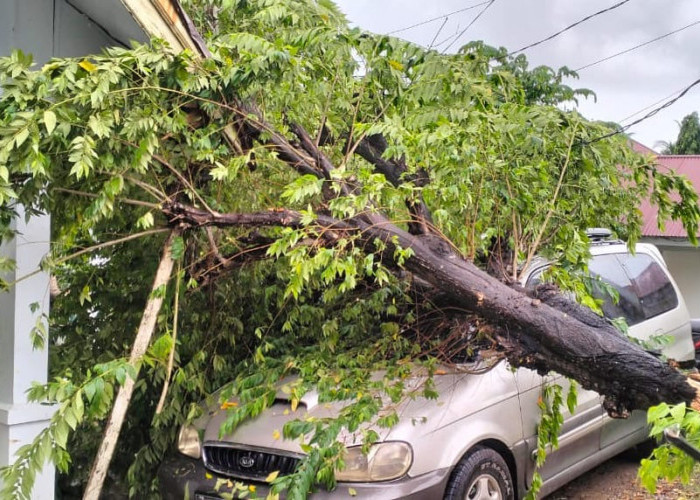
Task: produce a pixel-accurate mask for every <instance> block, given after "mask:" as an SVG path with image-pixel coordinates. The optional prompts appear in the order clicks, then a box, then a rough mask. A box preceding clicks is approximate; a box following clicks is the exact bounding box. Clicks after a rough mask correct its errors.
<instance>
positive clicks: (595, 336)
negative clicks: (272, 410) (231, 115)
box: [163, 204, 695, 417]
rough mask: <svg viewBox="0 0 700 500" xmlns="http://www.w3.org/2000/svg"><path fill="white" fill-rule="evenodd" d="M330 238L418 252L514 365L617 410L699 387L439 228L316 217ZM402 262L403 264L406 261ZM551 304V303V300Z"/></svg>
mask: <svg viewBox="0 0 700 500" xmlns="http://www.w3.org/2000/svg"><path fill="white" fill-rule="evenodd" d="M163 211H164V213H165V215H166V216H167V217H169V219H170V220H171V223H172V224H179V225H181V226H183V227H205V226H218V227H227V226H261V225H266V226H270V225H278V226H286V227H294V228H299V227H301V226H300V222H301V215H300V214H299V213H297V212H294V211H293V210H279V211H270V212H262V213H256V214H218V213H211V212H205V211H203V210H199V209H196V208H193V207H187V206H184V205H180V204H170V205H166V206H164V207H163ZM315 222H316V224H317V226H319V230H320V231H319V232H321V233H323V234H324V235H325V236H326V237H327V240H326V244H329V242H332V241H333V238H328V236H329V233H333V232H342V233H346V234H348V233H354V234H355V235H356V236H357V237H359V238H360V239H361V240H362V241H363V242H364V243H365V244H366V245H367V246H372V245H373V244H374V241H375V239H376V238H378V239H381V240H382V241H384V242H385V244H386V246H387V250H386V252H385V254H384V257H383V262H385V263H388V262H391V261H392V259H393V255H394V251H395V249H396V248H397V246H398V247H400V248H403V249H407V248H410V249H411V250H412V251H413V255H412V256H411V257H410V258H408V259H406V261H405V263H404V265H403V268H404V269H405V270H407V271H409V272H411V273H413V274H414V276H415V277H417V278H419V279H420V280H422V281H424V282H427V283H429V284H431V285H432V286H433V287H435V289H437V290H439V291H441V292H442V295H443V296H445V297H448V298H449V299H450V300H451V301H452V302H455V303H458V304H459V305H460V306H462V307H464V308H465V309H467V310H469V311H472V312H474V313H476V314H478V315H479V316H481V317H483V318H484V319H486V320H487V321H488V322H489V323H490V324H491V325H494V326H496V327H497V328H496V335H497V336H498V340H499V341H500V343H501V345H502V346H503V347H504V349H505V352H506V356H507V357H508V359H509V361H510V362H511V364H513V365H514V366H524V367H528V368H532V369H535V370H537V371H538V372H540V373H543V374H544V373H547V372H549V371H556V372H558V373H560V374H562V375H566V376H567V377H571V378H573V379H575V380H576V381H578V382H579V383H580V384H581V386H582V387H584V388H586V389H592V390H595V391H597V392H599V393H600V394H602V395H603V396H605V407H606V409H607V410H608V413H610V414H611V415H612V416H622V417H624V416H626V415H627V414H628V412H629V411H631V410H635V409H646V408H649V407H650V406H653V405H656V404H659V403H661V402H668V403H679V402H682V401H686V402H689V401H691V400H693V398H694V397H695V390H694V389H693V388H692V387H690V385H688V383H687V381H686V379H685V377H684V376H683V375H681V374H680V373H679V372H678V371H677V370H675V369H674V368H672V367H671V366H669V365H668V364H666V363H664V362H662V361H661V360H659V359H658V358H656V357H654V356H653V355H651V354H649V353H648V352H646V351H644V350H643V349H641V348H640V347H639V346H637V345H636V344H633V343H632V342H630V341H629V340H627V339H626V338H625V337H624V336H622V334H621V333H620V332H619V331H618V330H617V329H616V328H615V327H613V326H612V325H611V324H609V323H608V322H606V321H604V320H603V319H602V318H599V317H597V316H596V315H595V314H593V313H592V312H591V311H589V310H587V309H585V308H583V307H581V306H578V305H577V304H574V303H572V302H569V301H568V300H566V299H564V298H563V297H562V296H561V295H559V294H556V300H555V299H553V298H552V297H551V296H548V295H547V294H544V295H543V296H541V297H536V296H532V295H529V294H528V293H526V292H525V291H524V290H518V289H516V288H514V287H510V286H508V285H506V284H504V283H503V282H501V281H499V280H498V279H496V278H494V277H492V276H490V275H489V274H487V273H485V272H484V271H482V270H480V269H479V268H478V267H476V266H475V265H474V264H473V263H471V262H469V261H467V260H465V259H463V258H462V257H460V256H458V255H456V254H455V253H454V252H453V251H452V248H451V247H450V246H449V244H448V243H447V242H446V241H445V240H443V239H441V238H440V237H438V236H435V235H412V234H409V233H408V232H406V231H404V230H402V229H400V228H398V227H396V226H395V225H393V224H391V223H390V222H388V221H387V222H386V223H383V224H376V225H370V224H367V223H366V222H364V221H362V220H360V219H350V220H345V221H337V220H334V219H332V218H331V217H328V216H319V217H318V218H317V219H316V221H315ZM398 267H399V266H396V268H398ZM548 304H551V305H548Z"/></svg>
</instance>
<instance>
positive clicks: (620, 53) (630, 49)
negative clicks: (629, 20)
mask: <svg viewBox="0 0 700 500" xmlns="http://www.w3.org/2000/svg"><path fill="white" fill-rule="evenodd" d="M697 24H700V20H698V21H695V22H693V23H690V24H688V25H686V26H683V27H682V28H678V29H677V30H675V31H671V32H670V33H666V34H665V35H661V36H657V37H656V38H654V39H652V40H648V41H646V42H644V43H640V44H639V45H635V46H634V47H631V48H629V49H626V50H623V51H622V52H618V53H616V54H612V55H610V56H607V57H604V58H603V59H599V60H597V61H594V62H592V63H589V64H586V65H585V66H581V67H580V68H576V69H575V70H574V71H576V72H578V71H581V70H582V69H586V68H590V67H591V66H595V65H596V64H600V63H602V62H605V61H608V60H610V59H613V58H615V57H617V56H621V55H623V54H627V53H628V52H632V51H633V50H637V49H639V48H641V47H644V46H646V45H649V44H651V43H654V42H658V41H659V40H663V39H664V38H666V37H669V36H671V35H675V34H676V33H679V32H681V31H683V30H686V29H688V28H692V27H693V26H695V25H697Z"/></svg>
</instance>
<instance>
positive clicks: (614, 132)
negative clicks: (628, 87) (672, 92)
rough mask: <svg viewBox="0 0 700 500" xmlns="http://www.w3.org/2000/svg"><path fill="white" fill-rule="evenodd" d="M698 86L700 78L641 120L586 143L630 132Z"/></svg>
mask: <svg viewBox="0 0 700 500" xmlns="http://www.w3.org/2000/svg"><path fill="white" fill-rule="evenodd" d="M698 84H700V78H698V79H697V80H695V81H694V82H693V83H691V84H690V85H688V86H687V87H685V88H684V89H683V91H682V92H681V93H680V94H678V95H677V96H676V97H674V98H673V99H671V100H670V101H668V102H665V103H664V104H662V105H661V106H658V107H656V108H654V109H653V110H651V111H650V112H649V113H647V114H646V115H644V116H642V117H641V118H639V119H637V120H635V121H633V122H631V123H628V124H627V125H625V126H624V127H620V128H618V129H617V130H614V131H612V132H610V133H609V134H605V135H601V136H600V137H596V138H595V139H591V140H590V141H586V142H585V143H586V144H592V143H594V142H598V141H602V140H603V139H607V138H609V137H613V136H615V135H618V134H622V133H623V132H625V131H626V130H629V129H630V128H631V127H633V126H635V125H637V124H639V123H641V122H643V121H644V120H647V119H649V118H651V117H652V116H654V115H655V114H657V113H658V112H659V111H662V110H664V109H666V108H668V107H669V106H672V105H673V104H675V103H676V102H677V101H678V100H679V99H680V98H681V97H683V96H684V95H686V94H687V93H688V92H689V91H690V90H691V89H692V88H693V87H695V86H696V85H698ZM635 114H638V113H635Z"/></svg>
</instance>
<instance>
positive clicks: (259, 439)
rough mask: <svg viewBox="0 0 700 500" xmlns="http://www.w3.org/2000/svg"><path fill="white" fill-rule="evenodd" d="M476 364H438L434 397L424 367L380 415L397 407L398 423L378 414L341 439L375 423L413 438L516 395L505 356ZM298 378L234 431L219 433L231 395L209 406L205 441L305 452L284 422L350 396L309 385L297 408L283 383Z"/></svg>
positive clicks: (349, 441) (327, 411) (398, 436)
mask: <svg viewBox="0 0 700 500" xmlns="http://www.w3.org/2000/svg"><path fill="white" fill-rule="evenodd" d="M475 369H477V370H478V369H483V366H481V367H480V366H476V365H471V366H469V367H459V368H450V369H447V368H446V369H441V370H438V372H437V374H436V375H435V377H434V383H435V388H436V390H437V393H438V394H439V396H438V398H437V399H435V400H433V399H426V398H424V397H422V395H421V393H422V387H423V385H424V383H425V381H426V379H427V377H426V376H425V375H422V374H421V373H420V372H417V373H415V374H414V376H412V377H410V378H409V379H407V380H406V381H405V385H406V387H407V392H408V393H409V396H408V397H406V398H404V399H403V400H402V401H400V402H398V403H391V402H390V401H388V400H386V401H385V407H384V409H383V410H382V412H381V413H380V414H379V415H378V417H381V416H383V415H386V414H388V413H390V412H392V411H396V413H397V414H398V416H399V422H398V424H396V425H395V426H393V427H392V428H390V429H386V428H380V427H379V426H377V425H376V419H375V421H372V422H368V423H367V424H365V425H364V426H363V427H362V428H361V430H360V431H356V432H354V433H353V432H349V431H347V430H345V429H344V430H343V431H341V433H340V435H339V440H340V441H341V442H343V443H344V444H345V445H346V446H352V445H356V444H361V443H362V434H363V433H362V432H361V431H365V430H367V429H373V430H375V431H376V432H377V433H378V434H379V439H380V440H402V441H407V442H410V441H411V440H412V438H415V437H416V436H422V435H425V434H429V433H431V432H434V431H436V430H438V429H440V428H442V427H444V426H446V425H449V424H450V423H453V422H454V421H455V420H459V419H462V418H466V417H468V416H469V415H471V414H473V413H475V412H477V411H479V410H482V409H484V408H486V407H488V406H491V405H493V404H496V403H498V402H499V401H502V400H504V399H506V398H509V397H517V391H516V388H515V382H514V376H513V371H512V370H511V369H510V368H509V367H508V365H507V364H506V363H505V362H500V363H498V364H497V365H496V366H494V367H493V368H491V369H490V370H488V371H486V372H478V373H476V372H475ZM376 376H377V377H380V378H381V377H382V376H383V375H382V374H381V373H377V374H376ZM293 381H294V379H285V380H283V381H281V382H280V384H279V389H278V391H277V395H276V399H275V402H274V403H273V404H272V405H271V406H270V407H269V408H267V409H266V410H264V411H263V412H262V413H261V414H260V415H258V416H257V417H256V418H252V419H248V420H246V421H245V422H243V423H241V424H240V425H239V426H238V427H237V428H236V429H235V430H234V431H233V432H232V433H230V434H227V435H223V436H220V428H221V426H222V424H223V423H224V421H225V420H226V414H227V410H226V409H225V408H226V407H227V406H229V407H232V406H235V405H236V404H237V402H236V401H235V400H232V401H230V402H228V404H222V405H220V406H219V405H217V406H216V407H214V408H212V409H210V411H209V412H208V416H207V417H205V418H204V419H201V420H200V421H199V426H200V427H204V442H205V443H206V442H227V443H231V444H236V445H243V446H245V447H253V448H265V449H275V450H284V451H287V452H291V453H303V452H302V449H301V444H302V443H301V442H300V441H297V440H288V439H284V437H283V436H282V432H283V427H284V425H285V424H286V423H287V422H289V421H292V420H296V419H299V420H306V419H323V418H332V417H334V416H336V415H338V413H339V412H340V411H341V410H342V408H343V407H345V406H347V405H348V404H349V402H348V401H335V402H330V403H328V402H320V401H319V396H318V392H317V391H316V390H310V391H309V392H307V393H306V394H305V395H304V396H303V397H302V398H301V400H300V401H299V403H298V405H297V407H296V408H294V409H292V401H291V399H290V397H289V395H288V394H287V393H286V392H285V391H284V390H283V387H284V386H285V385H287V384H289V383H290V382H293ZM287 392H288V391H287ZM202 424H204V425H202ZM307 441H308V439H307Z"/></svg>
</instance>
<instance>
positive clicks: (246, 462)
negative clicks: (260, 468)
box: [238, 454, 255, 469]
mask: <svg viewBox="0 0 700 500" xmlns="http://www.w3.org/2000/svg"><path fill="white" fill-rule="evenodd" d="M238 465H240V466H241V467H243V468H245V469H250V468H251V467H252V466H254V465H255V458H253V456H252V455H250V454H248V455H243V456H241V457H240V458H239V459H238Z"/></svg>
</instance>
